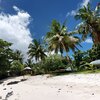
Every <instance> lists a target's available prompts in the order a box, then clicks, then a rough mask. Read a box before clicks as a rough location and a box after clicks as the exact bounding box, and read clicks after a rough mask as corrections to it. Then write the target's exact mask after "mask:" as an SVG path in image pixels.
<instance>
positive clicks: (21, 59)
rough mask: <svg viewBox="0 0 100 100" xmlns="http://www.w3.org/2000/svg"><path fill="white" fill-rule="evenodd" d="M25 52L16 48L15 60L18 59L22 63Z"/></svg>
mask: <svg viewBox="0 0 100 100" xmlns="http://www.w3.org/2000/svg"><path fill="white" fill-rule="evenodd" d="M23 59H24V58H23V54H22V52H21V51H20V50H16V51H15V52H14V53H13V60H18V61H20V63H21V64H22V63H23Z"/></svg>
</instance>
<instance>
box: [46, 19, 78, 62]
mask: <svg viewBox="0 0 100 100" xmlns="http://www.w3.org/2000/svg"><path fill="white" fill-rule="evenodd" d="M65 24H66V22H64V23H63V25H60V23H59V22H57V21H56V20H53V21H52V24H51V27H50V28H51V30H50V32H48V33H47V34H46V41H47V43H48V49H49V50H50V51H55V53H58V52H60V53H61V55H62V54H63V51H64V50H65V51H66V53H67V52H68V51H69V50H70V49H72V50H73V51H74V50H75V48H76V49H78V48H77V47H76V44H78V43H79V39H78V38H77V37H75V36H71V34H70V33H68V32H67V28H66V26H65ZM67 59H68V60H69V56H68V54H67Z"/></svg>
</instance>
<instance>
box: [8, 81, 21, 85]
mask: <svg viewBox="0 0 100 100" xmlns="http://www.w3.org/2000/svg"><path fill="white" fill-rule="evenodd" d="M19 82H20V81H12V82H9V83H8V84H7V85H12V84H18V83H19Z"/></svg>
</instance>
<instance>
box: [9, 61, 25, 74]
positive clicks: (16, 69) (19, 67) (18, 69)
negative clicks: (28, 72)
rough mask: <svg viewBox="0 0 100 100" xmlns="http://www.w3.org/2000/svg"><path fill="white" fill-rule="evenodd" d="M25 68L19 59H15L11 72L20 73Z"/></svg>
mask: <svg viewBox="0 0 100 100" xmlns="http://www.w3.org/2000/svg"><path fill="white" fill-rule="evenodd" d="M23 68H24V66H23V65H22V64H21V63H20V62H19V61H17V60H15V61H13V62H12V63H11V67H10V70H11V74H13V75H20V74H21V71H22V70H23Z"/></svg>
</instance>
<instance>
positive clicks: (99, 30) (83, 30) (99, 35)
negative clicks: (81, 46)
mask: <svg viewBox="0 0 100 100" xmlns="http://www.w3.org/2000/svg"><path fill="white" fill-rule="evenodd" d="M75 18H76V19H79V20H81V23H80V24H79V25H78V26H77V29H78V33H80V34H82V39H83V40H84V39H86V38H87V37H88V36H91V37H92V40H93V42H94V43H100V5H97V6H96V9H95V10H92V9H91V7H90V4H88V6H87V7H86V6H84V7H82V8H80V9H79V11H78V13H77V14H76V16H75Z"/></svg>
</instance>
